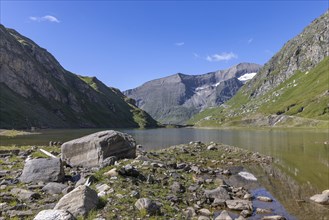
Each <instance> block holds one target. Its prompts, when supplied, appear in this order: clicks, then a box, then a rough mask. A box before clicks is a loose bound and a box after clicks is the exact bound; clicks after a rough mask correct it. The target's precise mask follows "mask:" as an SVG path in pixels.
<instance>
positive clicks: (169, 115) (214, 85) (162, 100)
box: [124, 63, 261, 124]
mask: <svg viewBox="0 0 329 220" xmlns="http://www.w3.org/2000/svg"><path fill="white" fill-rule="evenodd" d="M260 68H261V66H260V65H258V64H253V63H240V64H238V65H235V66H233V67H231V68H229V69H226V70H219V71H215V72H210V73H206V74H201V75H186V74H182V73H177V74H174V75H171V76H168V77H164V78H160V79H155V80H152V81H149V82H146V83H144V84H143V85H141V86H139V87H137V88H135V89H131V90H127V91H124V94H125V95H126V96H128V97H130V98H133V99H135V100H136V105H137V106H138V107H139V108H141V109H143V110H145V111H146V112H148V113H149V114H150V115H151V116H152V117H153V118H155V119H156V120H158V121H159V122H161V123H164V124H184V123H186V121H187V120H188V119H190V118H191V117H192V116H193V115H194V114H196V113H198V112H200V111H202V110H204V109H206V108H209V107H214V106H218V105H220V104H222V103H224V102H226V101H227V100H229V99H230V98H231V97H232V96H234V95H235V93H236V92H237V91H238V90H239V89H240V88H241V87H242V86H243V84H244V83H245V82H246V81H247V80H249V79H251V78H252V77H253V76H254V75H255V74H256V73H257V72H258V71H259V69H260Z"/></svg>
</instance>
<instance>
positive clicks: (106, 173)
mask: <svg viewBox="0 0 329 220" xmlns="http://www.w3.org/2000/svg"><path fill="white" fill-rule="evenodd" d="M103 175H104V176H107V177H112V176H117V175H118V172H117V169H116V168H113V169H111V170H109V171H107V172H105V173H104V174H103Z"/></svg>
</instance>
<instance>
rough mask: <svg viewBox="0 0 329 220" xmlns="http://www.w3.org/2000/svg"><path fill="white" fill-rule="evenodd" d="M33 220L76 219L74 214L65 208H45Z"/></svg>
mask: <svg viewBox="0 0 329 220" xmlns="http://www.w3.org/2000/svg"><path fill="white" fill-rule="evenodd" d="M33 220H75V218H74V217H73V215H72V214H71V213H69V212H68V211H65V210H53V209H48V210H43V211H41V212H39V213H38V214H37V215H36V216H35V217H34V219H33Z"/></svg>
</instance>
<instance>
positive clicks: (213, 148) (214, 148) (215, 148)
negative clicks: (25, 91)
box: [207, 144, 217, 150]
mask: <svg viewBox="0 0 329 220" xmlns="http://www.w3.org/2000/svg"><path fill="white" fill-rule="evenodd" d="M207 150H217V147H216V145H214V144H211V145H209V146H208V147H207Z"/></svg>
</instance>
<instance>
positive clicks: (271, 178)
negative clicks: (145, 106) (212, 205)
mask: <svg viewBox="0 0 329 220" xmlns="http://www.w3.org/2000/svg"><path fill="white" fill-rule="evenodd" d="M101 130H106V129H72V130H68V129H64V130H63V129H62V130H60V129H50V130H38V131H36V132H37V134H33V135H22V136H16V137H0V145H2V146H11V145H16V146H23V145H48V143H49V142H50V141H56V142H58V141H59V142H62V143H63V142H66V141H68V140H72V139H75V138H79V137H82V136H84V135H88V134H91V133H94V132H97V131H101ZM114 130H119V131H122V132H125V133H128V134H131V135H132V136H133V137H134V138H135V140H136V142H137V144H140V145H142V146H143V148H144V149H145V150H157V149H162V148H166V147H169V146H173V145H178V144H184V143H189V142H191V141H201V142H203V143H209V142H217V143H223V144H227V145H232V146H236V147H239V148H244V149H247V150H249V151H252V152H259V153H260V154H263V155H268V156H271V157H273V161H274V162H273V164H272V165H271V166H269V167H261V168H260V167H259V166H258V167H252V166H250V167H246V168H247V169H248V170H249V171H250V172H251V173H252V174H254V175H255V176H256V177H257V179H258V181H259V182H260V184H261V185H262V186H263V187H264V188H261V189H255V190H256V191H257V190H258V191H262V190H266V192H267V193H269V194H270V195H271V196H273V198H275V200H277V201H278V203H279V204H282V206H283V207H284V208H283V209H285V210H284V212H287V213H289V216H290V217H289V219H290V218H291V219H323V220H325V219H329V206H324V205H318V204H315V203H312V202H310V201H309V197H311V196H313V195H315V194H319V193H321V192H322V191H323V190H326V189H329V131H328V129H319V130H318V129H302V128H282V129H279V128H273V129H270V128H266V129H265V128H264V129H253V128H227V129H198V128H158V129H114ZM256 191H255V192H254V193H255V194H257V192H256Z"/></svg>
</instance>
